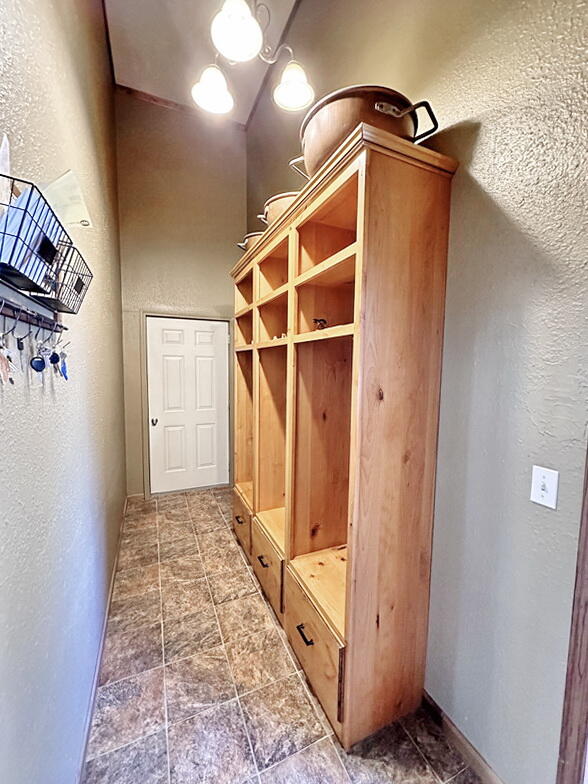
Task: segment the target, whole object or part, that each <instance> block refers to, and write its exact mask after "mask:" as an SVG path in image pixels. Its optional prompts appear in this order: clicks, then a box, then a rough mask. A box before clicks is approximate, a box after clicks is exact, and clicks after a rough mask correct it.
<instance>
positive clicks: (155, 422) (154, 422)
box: [151, 419, 159, 427]
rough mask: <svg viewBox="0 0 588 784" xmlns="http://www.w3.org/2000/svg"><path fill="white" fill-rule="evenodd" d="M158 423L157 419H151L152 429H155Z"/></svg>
mask: <svg viewBox="0 0 588 784" xmlns="http://www.w3.org/2000/svg"><path fill="white" fill-rule="evenodd" d="M158 422H159V419H152V420H151V424H152V425H153V427H155V425H156V424H157V423H158Z"/></svg>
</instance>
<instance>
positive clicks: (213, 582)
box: [209, 566, 257, 604]
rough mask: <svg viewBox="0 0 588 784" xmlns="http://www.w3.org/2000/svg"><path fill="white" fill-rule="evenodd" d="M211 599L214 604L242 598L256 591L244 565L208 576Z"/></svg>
mask: <svg viewBox="0 0 588 784" xmlns="http://www.w3.org/2000/svg"><path fill="white" fill-rule="evenodd" d="M209 582H210V590H211V592H212V599H213V601H214V603H215V604H224V603H225V602H230V601H232V600H233V599H242V598H243V597H244V596H249V595H250V594H253V593H256V592H257V587H256V586H255V583H254V582H253V580H252V579H251V575H250V574H249V571H248V569H247V567H246V566H242V567H241V568H240V569H235V570H234V571H231V572H219V573H218V574H211V575H210V577H209Z"/></svg>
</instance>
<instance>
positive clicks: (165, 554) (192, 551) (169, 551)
mask: <svg viewBox="0 0 588 784" xmlns="http://www.w3.org/2000/svg"><path fill="white" fill-rule="evenodd" d="M187 555H198V545H197V544H196V537H195V536H187V537H186V538H185V539H175V540H174V541H173V542H160V544H159V560H160V561H167V560H169V559H170V558H183V557H185V556H187Z"/></svg>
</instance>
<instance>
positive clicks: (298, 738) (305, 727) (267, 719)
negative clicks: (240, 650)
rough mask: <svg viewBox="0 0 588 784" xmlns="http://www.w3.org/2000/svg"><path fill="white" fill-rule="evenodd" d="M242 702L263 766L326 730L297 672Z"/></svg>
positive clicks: (257, 758) (301, 747)
mask: <svg viewBox="0 0 588 784" xmlns="http://www.w3.org/2000/svg"><path fill="white" fill-rule="evenodd" d="M241 705H242V707H243V713H244V716H245V724H246V726H247V731H248V733H249V737H250V738H251V745H252V747H253V754H254V755H255V760H256V762H257V766H258V768H259V770H265V769H266V768H269V767H271V766H272V765H275V764H276V763H278V762H281V761H282V760H283V759H286V757H289V756H290V754H295V753H296V752H297V751H301V750H302V749H303V748H304V747H305V746H308V745H310V744H311V743H313V742H314V741H316V740H319V738H321V737H323V736H324V734H325V732H324V729H323V727H322V726H321V723H320V722H319V720H318V718H317V716H316V713H315V712H314V709H313V707H312V705H311V703H310V700H309V699H308V697H307V694H306V692H305V690H304V688H303V686H302V683H301V682H300V679H299V678H298V676H297V675H292V676H291V677H289V678H285V679H283V680H281V681H276V682H275V683H270V684H269V686H264V687H263V688H261V689H257V691H253V692H250V693H249V694H246V695H244V696H243V697H241Z"/></svg>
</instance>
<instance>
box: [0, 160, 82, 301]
mask: <svg viewBox="0 0 588 784" xmlns="http://www.w3.org/2000/svg"><path fill="white" fill-rule="evenodd" d="M0 278H3V279H4V280H7V281H8V282H9V283H11V284H12V285H13V286H16V287H17V288H19V289H21V290H24V291H27V292H30V293H31V296H32V297H33V298H34V299H36V300H37V301H38V302H42V303H43V304H44V305H46V306H47V307H49V308H51V309H52V310H58V311H61V312H64V313H77V312H78V310H79V309H80V305H81V304H82V301H83V299H84V296H85V294H86V291H87V290H88V286H89V285H90V282H91V280H92V273H91V272H90V268H89V267H88V265H87V264H86V262H85V261H84V259H83V258H82V256H81V254H80V253H79V251H78V250H77V248H75V247H74V245H73V242H72V240H71V238H70V236H69V234H68V233H67V232H66V230H65V229H64V227H63V225H62V224H61V222H60V220H59V218H58V217H57V216H56V215H55V213H54V212H53V210H52V209H51V207H50V206H49V204H48V203H47V200H46V199H45V197H44V196H43V194H42V193H41V191H40V190H39V189H38V188H37V187H36V185H34V183H32V182H28V181H27V180H20V179H18V178H16V177H9V176H7V175H5V174H0Z"/></svg>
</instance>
